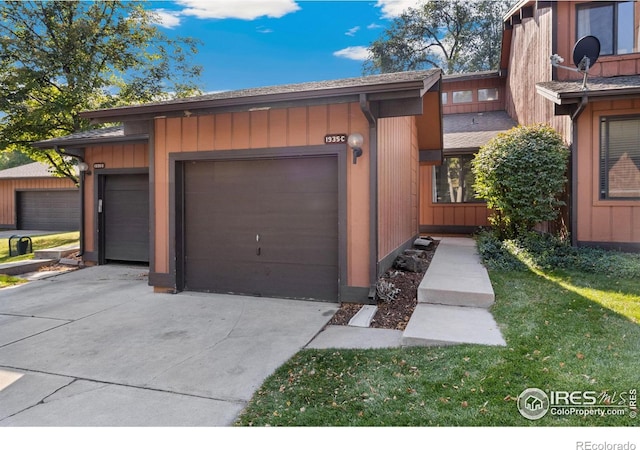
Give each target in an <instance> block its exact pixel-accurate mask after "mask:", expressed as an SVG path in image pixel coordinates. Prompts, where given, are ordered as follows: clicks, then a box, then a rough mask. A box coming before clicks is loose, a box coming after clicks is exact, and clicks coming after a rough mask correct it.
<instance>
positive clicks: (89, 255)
mask: <svg viewBox="0 0 640 450" xmlns="http://www.w3.org/2000/svg"><path fill="white" fill-rule="evenodd" d="M82 261H84V262H89V263H95V264H98V252H84V253H83V255H82Z"/></svg>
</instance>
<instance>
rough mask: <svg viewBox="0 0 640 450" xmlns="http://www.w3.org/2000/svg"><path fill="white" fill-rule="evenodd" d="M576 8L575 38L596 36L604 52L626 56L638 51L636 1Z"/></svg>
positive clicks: (597, 3) (599, 3) (602, 3)
mask: <svg viewBox="0 0 640 450" xmlns="http://www.w3.org/2000/svg"><path fill="white" fill-rule="evenodd" d="M576 11H577V15H578V26H577V36H576V40H577V39H580V38H581V37H584V36H588V35H592V36H595V37H597V38H598V40H600V54H601V55H623V54H625V53H633V52H635V51H637V49H636V45H635V32H634V2H593V3H588V4H586V5H578V6H576Z"/></svg>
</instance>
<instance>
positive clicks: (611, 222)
mask: <svg viewBox="0 0 640 450" xmlns="http://www.w3.org/2000/svg"><path fill="white" fill-rule="evenodd" d="M627 114H628V115H634V114H635V115H637V114H640V99H636V100H620V101H606V102H597V103H591V104H590V105H589V106H588V107H587V109H586V110H585V111H584V112H583V113H582V115H581V116H580V119H579V122H578V152H579V154H578V155H579V156H578V168H577V175H578V186H579V192H580V195H579V196H578V230H577V238H578V241H579V242H632V243H639V242H640V201H638V200H600V196H599V177H600V175H599V170H600V161H599V158H600V118H601V117H603V116H608V115H615V116H618V115H627Z"/></svg>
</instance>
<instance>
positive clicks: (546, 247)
mask: <svg viewBox="0 0 640 450" xmlns="http://www.w3.org/2000/svg"><path fill="white" fill-rule="evenodd" d="M477 243H478V252H479V253H480V257H481V258H482V261H483V263H484V264H485V265H486V266H487V267H488V268H489V269H494V270H524V269H527V268H528V267H534V268H537V269H544V270H556V269H566V270H578V271H581V272H585V273H597V274H602V275H607V276H613V277H619V278H640V254H632V253H623V252H615V251H609V250H602V249H597V248H575V247H571V245H570V243H569V241H568V240H566V239H563V238H559V237H556V236H553V235H549V234H540V233H536V232H529V233H525V234H523V235H521V236H519V237H518V238H515V239H507V240H504V241H503V240H501V239H500V238H499V236H498V235H497V233H495V232H493V231H483V232H481V233H480V234H479V235H478V236H477Z"/></svg>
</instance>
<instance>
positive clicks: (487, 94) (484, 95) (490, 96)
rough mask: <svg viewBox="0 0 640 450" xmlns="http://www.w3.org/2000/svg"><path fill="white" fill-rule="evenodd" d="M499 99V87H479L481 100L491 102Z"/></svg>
mask: <svg viewBox="0 0 640 450" xmlns="http://www.w3.org/2000/svg"><path fill="white" fill-rule="evenodd" d="M494 100H498V88H486V89H478V101H479V102H491V101H494Z"/></svg>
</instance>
